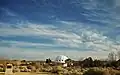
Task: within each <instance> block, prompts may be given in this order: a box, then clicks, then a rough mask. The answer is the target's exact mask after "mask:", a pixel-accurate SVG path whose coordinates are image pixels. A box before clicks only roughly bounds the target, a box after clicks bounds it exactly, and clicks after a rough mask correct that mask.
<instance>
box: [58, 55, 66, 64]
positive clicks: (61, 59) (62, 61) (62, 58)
mask: <svg viewBox="0 0 120 75" xmlns="http://www.w3.org/2000/svg"><path fill="white" fill-rule="evenodd" d="M66 59H68V57H66V56H64V55H59V56H57V57H56V61H57V62H59V63H65V60H66Z"/></svg>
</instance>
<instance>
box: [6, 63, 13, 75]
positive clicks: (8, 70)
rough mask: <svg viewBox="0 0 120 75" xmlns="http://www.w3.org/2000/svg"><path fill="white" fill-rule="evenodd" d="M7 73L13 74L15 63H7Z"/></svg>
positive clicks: (7, 74) (8, 74)
mask: <svg viewBox="0 0 120 75" xmlns="http://www.w3.org/2000/svg"><path fill="white" fill-rule="evenodd" d="M5 75H13V65H12V64H7V65H6V69H5Z"/></svg>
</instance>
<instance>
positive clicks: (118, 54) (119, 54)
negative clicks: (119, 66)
mask: <svg viewBox="0 0 120 75" xmlns="http://www.w3.org/2000/svg"><path fill="white" fill-rule="evenodd" d="M117 56H118V59H120V51H118V52H117Z"/></svg>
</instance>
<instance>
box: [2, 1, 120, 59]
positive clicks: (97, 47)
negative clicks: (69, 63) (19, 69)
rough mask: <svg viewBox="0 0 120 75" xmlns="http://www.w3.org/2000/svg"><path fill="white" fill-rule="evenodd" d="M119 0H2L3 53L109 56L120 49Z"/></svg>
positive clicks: (32, 56)
mask: <svg viewBox="0 0 120 75" xmlns="http://www.w3.org/2000/svg"><path fill="white" fill-rule="evenodd" d="M119 13H120V1H119V0H0V50H1V52H0V56H1V57H7V58H10V59H23V58H24V59H29V60H33V59H34V60H38V59H40V60H45V59H46V58H49V57H50V58H52V59H54V58H55V57H56V56H57V55H66V56H68V57H70V58H72V59H80V58H81V57H88V56H92V57H93V58H100V59H101V58H107V55H108V53H109V52H111V51H114V52H117V51H119V50H120V14H119Z"/></svg>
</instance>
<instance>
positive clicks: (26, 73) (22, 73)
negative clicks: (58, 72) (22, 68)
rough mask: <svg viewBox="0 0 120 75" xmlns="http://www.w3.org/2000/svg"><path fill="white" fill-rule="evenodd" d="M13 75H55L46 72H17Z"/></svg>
mask: <svg viewBox="0 0 120 75" xmlns="http://www.w3.org/2000/svg"><path fill="white" fill-rule="evenodd" d="M0 75H4V74H2V73H1V74H0ZM13 75H54V74H49V73H44V72H41V73H29V72H16V73H14V74H13Z"/></svg>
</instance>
